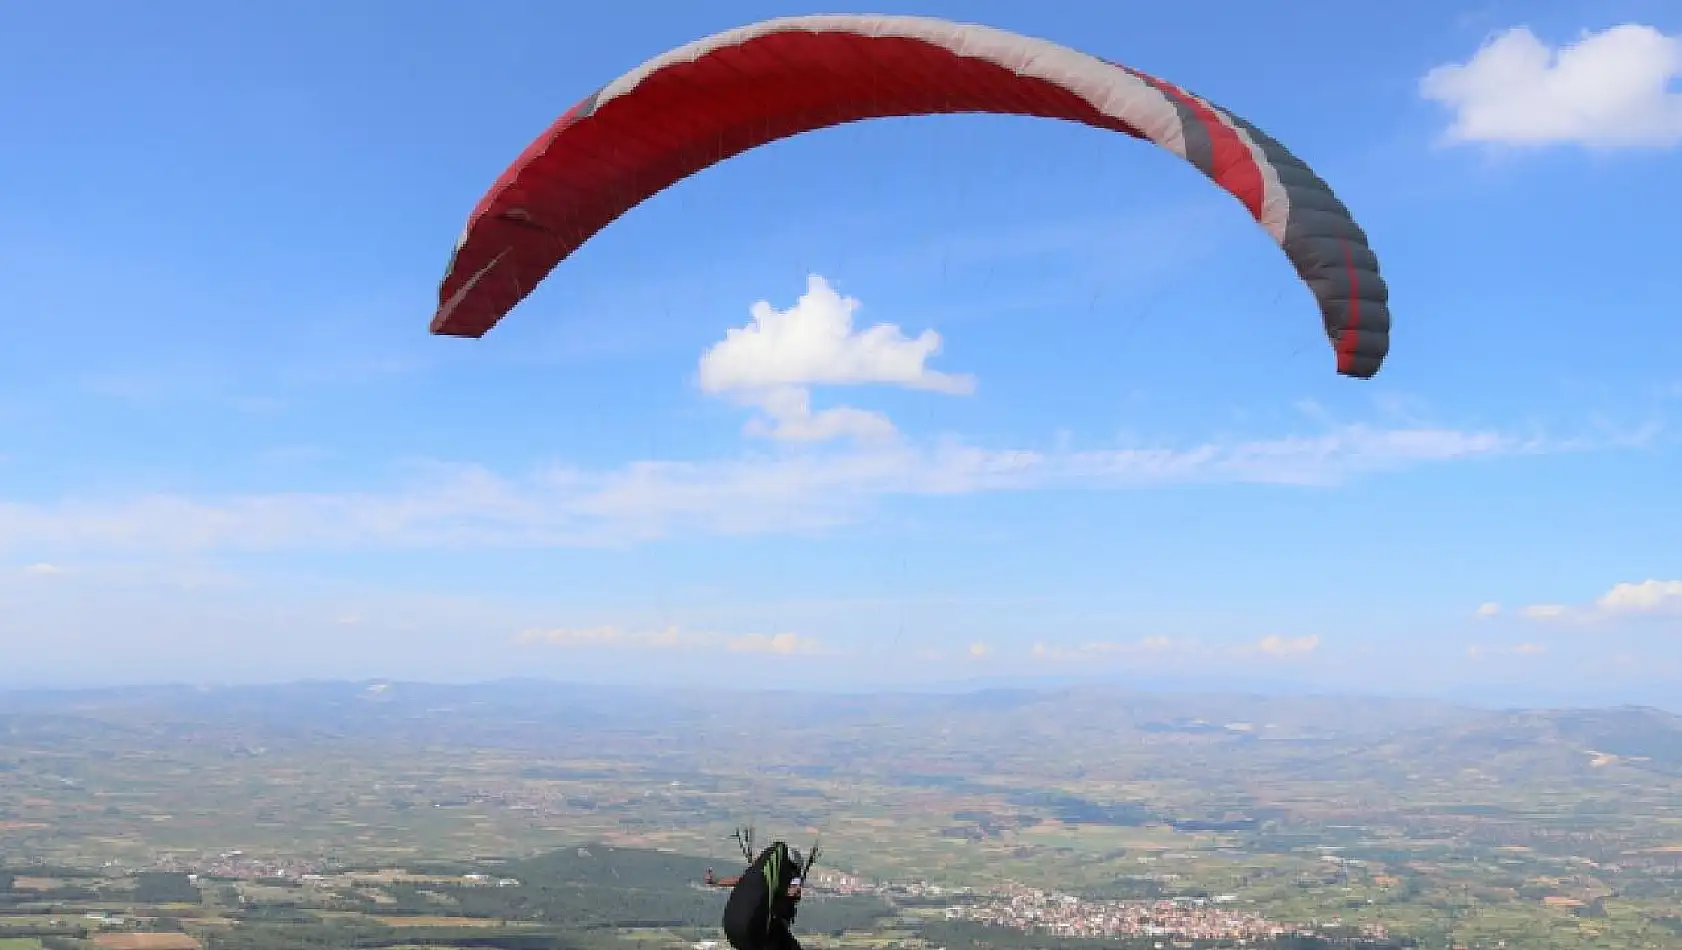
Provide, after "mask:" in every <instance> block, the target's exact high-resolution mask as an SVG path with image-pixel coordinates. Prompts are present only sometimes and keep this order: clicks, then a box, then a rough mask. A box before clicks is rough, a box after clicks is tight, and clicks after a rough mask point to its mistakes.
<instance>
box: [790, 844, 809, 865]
mask: <svg viewBox="0 0 1682 950" xmlns="http://www.w3.org/2000/svg"><path fill="white" fill-rule="evenodd" d="M788 859H789V860H790V861H793V862H794V863H795V864H799V865H805V863H806V862H805V861H802V860H800V849H799V848H790V849H788Z"/></svg>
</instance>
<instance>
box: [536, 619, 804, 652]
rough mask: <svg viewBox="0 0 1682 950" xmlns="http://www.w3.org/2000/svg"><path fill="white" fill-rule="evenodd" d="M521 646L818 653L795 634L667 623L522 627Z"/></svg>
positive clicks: (802, 637)
mask: <svg viewBox="0 0 1682 950" xmlns="http://www.w3.org/2000/svg"><path fill="white" fill-rule="evenodd" d="M515 642H516V643H519V644H522V645H527V646H531V645H542V646H556V647H569V648H575V649H579V648H582V649H617V650H722V651H726V652H730V653H765V654H776V655H781V656H792V655H795V654H813V653H820V652H822V648H821V644H820V643H819V642H818V641H817V640H816V639H815V638H812V637H806V636H801V635H800V634H797V633H778V634H774V635H767V634H758V633H755V634H743V635H739V636H727V635H724V634H717V633H706V632H700V631H689V630H683V629H681V628H679V627H677V626H669V627H666V628H665V629H663V630H656V631H646V632H642V631H630V630H625V629H623V628H620V627H616V626H612V625H607V626H598V627H552V628H533V629H528V630H523V631H521V632H520V634H519V635H518V636H517V637H515Z"/></svg>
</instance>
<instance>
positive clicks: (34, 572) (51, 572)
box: [23, 561, 65, 577]
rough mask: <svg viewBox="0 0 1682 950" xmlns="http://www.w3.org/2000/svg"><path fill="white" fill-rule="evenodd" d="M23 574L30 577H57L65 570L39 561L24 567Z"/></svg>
mask: <svg viewBox="0 0 1682 950" xmlns="http://www.w3.org/2000/svg"><path fill="white" fill-rule="evenodd" d="M23 572H24V573H25V574H28V575H29V576H30V577H57V576H58V575H60V574H63V573H65V570H64V568H62V567H60V566H58V565H57V564H48V563H47V562H45V561H41V562H39V563H36V564H31V565H29V566H28V567H25V568H24V569H23Z"/></svg>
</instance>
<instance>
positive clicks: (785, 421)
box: [742, 386, 898, 442]
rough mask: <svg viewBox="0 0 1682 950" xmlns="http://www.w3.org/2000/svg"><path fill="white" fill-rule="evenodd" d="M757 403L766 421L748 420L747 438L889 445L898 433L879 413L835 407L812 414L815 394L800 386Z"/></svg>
mask: <svg viewBox="0 0 1682 950" xmlns="http://www.w3.org/2000/svg"><path fill="white" fill-rule="evenodd" d="M759 396H760V398H758V399H757V400H756V401H757V403H758V405H759V408H761V409H763V410H764V411H765V415H766V416H768V417H769V421H767V420H765V419H749V420H748V422H747V424H746V425H745V426H743V428H742V431H743V432H744V433H746V434H747V435H751V436H761V437H766V438H772V439H778V440H781V441H784V442H828V441H830V440H831V439H838V438H844V437H850V438H853V439H857V440H859V441H861V442H886V441H889V440H891V439H893V438H894V436H896V435H897V434H898V431H897V430H896V429H895V428H894V424H893V422H892V421H891V420H889V419H888V417H887V416H885V415H883V414H881V413H879V412H870V411H868V410H865V409H855V408H853V407H851V406H836V407H835V408H833V409H824V410H821V411H819V412H813V411H812V394H811V393H810V392H809V391H808V390H805V389H802V388H800V387H798V386H781V387H778V388H776V389H771V390H767V391H765V392H764V393H762V394H759Z"/></svg>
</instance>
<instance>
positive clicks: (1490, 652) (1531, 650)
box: [1466, 643, 1548, 660]
mask: <svg viewBox="0 0 1682 950" xmlns="http://www.w3.org/2000/svg"><path fill="white" fill-rule="evenodd" d="M1546 652H1548V648H1547V647H1546V646H1543V645H1542V644H1540V643H1516V644H1513V645H1512V646H1502V647H1486V646H1483V645H1481V644H1477V643H1474V644H1472V645H1471V646H1469V647H1467V648H1466V655H1467V656H1468V657H1470V658H1471V659H1473V660H1482V659H1486V658H1488V657H1491V656H1521V657H1523V656H1541V655H1542V654H1544V653H1546Z"/></svg>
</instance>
